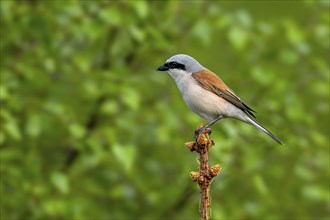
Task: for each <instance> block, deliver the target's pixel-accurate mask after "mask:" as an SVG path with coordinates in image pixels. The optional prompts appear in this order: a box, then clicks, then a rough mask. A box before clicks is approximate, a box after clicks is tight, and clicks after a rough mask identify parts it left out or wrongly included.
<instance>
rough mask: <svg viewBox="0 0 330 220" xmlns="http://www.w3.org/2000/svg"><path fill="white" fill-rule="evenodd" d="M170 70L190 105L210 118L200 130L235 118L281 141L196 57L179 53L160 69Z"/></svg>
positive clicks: (196, 111)
mask: <svg viewBox="0 0 330 220" xmlns="http://www.w3.org/2000/svg"><path fill="white" fill-rule="evenodd" d="M157 70H158V71H168V73H169V74H170V75H171V76H172V77H173V79H174V80H175V82H176V84H177V86H178V88H179V90H180V92H181V94H182V97H183V99H184V101H185V102H186V104H187V105H188V107H189V108H190V109H191V110H192V111H193V112H195V113H196V114H197V115H199V116H200V117H202V118H204V119H206V120H208V121H209V123H208V124H206V125H205V126H203V127H202V128H201V129H200V130H199V132H198V134H200V133H201V131H204V129H205V128H207V127H210V126H212V125H213V124H214V123H216V122H217V121H219V120H220V119H222V118H235V119H238V120H240V121H243V122H246V123H248V124H251V125H253V126H255V127H256V128H258V129H260V130H261V131H263V132H265V133H266V134H267V135H269V136H270V137H271V138H273V139H274V140H275V141H277V142H278V143H279V144H282V142H281V141H280V140H279V139H278V138H277V137H276V136H275V135H273V134H272V133H271V132H270V131H268V130H267V129H266V128H264V127H262V126H261V125H260V124H259V123H258V122H256V120H255V119H254V118H255V116H254V114H253V112H254V111H253V110H252V109H251V108H250V107H249V106H247V105H246V104H245V103H244V102H242V101H241V99H240V98H239V97H238V96H237V95H236V94H235V93H234V92H233V91H232V90H231V89H230V88H229V87H228V86H227V85H226V84H225V83H224V82H223V81H222V80H221V79H220V78H219V77H218V76H217V75H216V74H214V73H213V72H211V71H210V70H208V69H206V68H205V67H203V66H202V65H201V64H200V63H199V62H198V61H196V60H195V59H194V58H193V57H191V56H188V55H185V54H177V55H174V56H172V57H171V58H169V59H168V60H167V61H166V62H165V64H163V65H161V66H160V67H158V69H157Z"/></svg>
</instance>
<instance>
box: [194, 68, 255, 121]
mask: <svg viewBox="0 0 330 220" xmlns="http://www.w3.org/2000/svg"><path fill="white" fill-rule="evenodd" d="M192 77H193V78H194V79H195V80H196V81H197V82H198V84H199V85H200V86H202V87H203V88H204V89H206V90H209V91H211V92H213V93H214V94H216V95H218V96H220V97H222V98H224V99H226V100H227V101H228V102H230V103H232V104H233V105H235V106H236V107H238V108H240V109H242V110H243V111H244V112H245V113H246V114H248V115H250V116H252V117H254V118H255V116H254V114H253V112H255V111H253V110H252V109H251V108H250V107H249V106H247V105H246V104H245V103H244V102H242V101H241V99H240V98H239V97H238V96H237V95H235V93H234V92H232V91H231V90H230V88H229V87H228V86H227V85H226V84H225V83H224V82H223V81H222V80H221V79H220V78H219V77H218V76H217V75H216V74H214V73H213V72H211V71H210V70H208V69H205V70H201V71H198V72H196V73H193V74H192Z"/></svg>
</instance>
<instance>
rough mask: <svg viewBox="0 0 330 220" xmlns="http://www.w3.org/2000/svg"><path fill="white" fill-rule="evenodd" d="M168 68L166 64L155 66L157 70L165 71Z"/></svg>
mask: <svg viewBox="0 0 330 220" xmlns="http://www.w3.org/2000/svg"><path fill="white" fill-rule="evenodd" d="M169 69H170V68H168V66H167V64H166V63H165V64H163V65H161V66H160V67H158V68H157V71H167V70H169Z"/></svg>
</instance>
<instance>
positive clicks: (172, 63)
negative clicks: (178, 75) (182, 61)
mask: <svg viewBox="0 0 330 220" xmlns="http://www.w3.org/2000/svg"><path fill="white" fill-rule="evenodd" d="M168 65H169V66H170V68H176V67H177V66H178V63H177V62H170V63H169V64H168Z"/></svg>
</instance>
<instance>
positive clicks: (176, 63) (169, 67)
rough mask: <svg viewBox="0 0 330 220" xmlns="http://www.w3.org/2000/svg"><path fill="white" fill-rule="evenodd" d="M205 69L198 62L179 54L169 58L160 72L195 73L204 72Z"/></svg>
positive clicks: (159, 69)
mask: <svg viewBox="0 0 330 220" xmlns="http://www.w3.org/2000/svg"><path fill="white" fill-rule="evenodd" d="M204 69H205V67H203V66H202V65H201V64H200V63H199V62H198V61H197V60H195V59H194V58H193V57H191V56H188V55H186V54H177V55H174V56H172V57H171V58H169V59H168V60H167V61H166V62H165V63H164V64H163V65H161V66H160V67H158V69H157V70H158V71H169V72H170V74H171V73H174V72H178V71H180V72H182V71H184V72H186V73H189V74H191V73H195V72H198V71H201V70H204Z"/></svg>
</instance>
